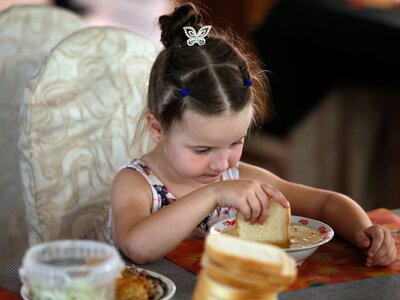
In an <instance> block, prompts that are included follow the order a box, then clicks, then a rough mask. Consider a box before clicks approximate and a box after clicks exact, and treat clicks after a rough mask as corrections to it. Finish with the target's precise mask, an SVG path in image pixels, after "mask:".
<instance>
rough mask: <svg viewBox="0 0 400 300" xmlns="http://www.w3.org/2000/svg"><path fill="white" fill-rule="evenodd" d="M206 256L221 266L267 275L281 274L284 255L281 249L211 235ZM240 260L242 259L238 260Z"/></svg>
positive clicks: (205, 250)
mask: <svg viewBox="0 0 400 300" xmlns="http://www.w3.org/2000/svg"><path fill="white" fill-rule="evenodd" d="M204 254H205V255H206V256H207V257H208V259H209V260H210V261H214V262H216V263H217V264H219V265H223V266H227V265H229V267H230V268H232V269H240V270H244V271H248V272H254V270H257V272H259V273H261V274H266V275H276V274H280V273H281V272H282V270H283V261H284V255H285V254H286V253H285V252H284V251H282V250H281V249H280V248H279V247H276V246H274V245H269V244H262V243H257V242H252V241H246V240H242V239H240V238H238V237H233V236H229V235H216V234H210V235H208V236H207V238H206V244H205V249H204ZM238 258H240V259H238Z"/></svg>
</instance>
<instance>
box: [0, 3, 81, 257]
mask: <svg viewBox="0 0 400 300" xmlns="http://www.w3.org/2000/svg"><path fill="white" fill-rule="evenodd" d="M85 26H86V25H85V22H84V21H83V20H82V19H81V18H80V17H79V16H78V15H75V14H73V13H71V12H69V11H67V10H64V9H60V8H56V7H51V6H41V5H36V6H35V5H21V6H13V7H10V8H9V9H7V10H5V11H2V12H1V13H0V136H1V143H0V153H1V155H0V169H1V173H0V202H1V205H2V210H1V212H0V226H1V232H2V233H1V234H0V257H16V256H18V255H21V252H22V253H23V251H24V250H25V248H26V244H27V232H26V227H25V226H23V225H24V224H21V219H23V218H24V211H23V208H24V206H23V200H22V192H21V180H20V172H19V167H18V156H17V136H18V130H17V116H18V111H19V108H20V103H21V101H22V100H21V99H22V97H23V91H24V89H25V87H26V86H27V84H28V82H29V80H30V79H31V78H32V77H33V75H34V74H35V73H36V71H37V70H38V68H39V66H40V65H41V63H42V62H43V60H44V59H45V57H46V55H47V54H48V53H49V52H50V50H51V49H52V48H53V47H54V46H55V45H56V44H57V43H58V42H59V41H61V40H62V39H63V38H64V37H65V36H67V35H69V34H70V33H72V32H74V31H77V30H79V29H82V28H84V27H85ZM16 253H18V255H16Z"/></svg>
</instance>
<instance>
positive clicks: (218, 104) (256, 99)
mask: <svg viewBox="0 0 400 300" xmlns="http://www.w3.org/2000/svg"><path fill="white" fill-rule="evenodd" d="M159 25H160V27H161V31H162V33H161V42H162V43H163V45H164V47H165V48H164V49H163V50H162V51H161V52H160V53H159V55H158V56H157V58H156V60H155V62H154V64H153V67H152V70H151V73H150V81H149V87H148V102H147V108H148V111H149V112H151V113H153V114H154V115H155V116H156V117H157V118H158V120H159V121H160V123H161V125H162V127H163V129H164V130H168V129H169V128H170V126H171V124H172V123H173V122H175V121H179V120H180V118H181V116H182V114H183V112H184V111H185V110H186V109H191V110H193V111H195V112H197V113H199V114H203V115H218V114H221V113H223V112H226V111H232V112H239V111H240V110H241V109H243V108H244V107H245V106H246V105H247V104H248V103H252V105H253V111H254V117H253V121H254V122H253V123H257V121H262V120H264V118H265V115H266V111H267V110H268V102H267V96H268V86H267V78H266V76H265V73H264V72H263V71H262V70H261V68H260V67H259V63H258V60H257V59H256V58H255V56H253V55H252V54H251V53H253V52H250V51H248V52H246V50H243V49H244V47H243V45H244V44H243V43H242V44H241V43H240V42H239V39H238V37H237V36H234V38H232V37H233V36H232V35H229V34H227V33H223V34H222V33H221V32H218V30H217V29H216V28H214V27H213V28H212V29H211V31H210V33H209V34H208V36H207V37H206V43H205V44H204V45H201V46H200V45H194V46H191V47H189V46H188V45H187V44H186V41H187V39H188V38H187V37H186V35H185V33H184V30H183V27H184V26H192V27H193V28H195V29H196V31H198V30H199V29H200V28H201V27H202V26H203V25H204V24H203V22H202V15H201V13H200V11H199V9H198V8H197V7H196V6H195V5H193V4H191V3H186V4H183V5H181V6H179V7H177V8H175V10H174V12H172V13H171V14H170V15H163V16H161V17H160V18H159ZM249 79H250V80H251V81H252V86H249V85H246V84H245V80H249ZM182 88H185V89H187V90H188V91H189V94H188V95H187V96H182V94H181V93H180V90H181V89H182Z"/></svg>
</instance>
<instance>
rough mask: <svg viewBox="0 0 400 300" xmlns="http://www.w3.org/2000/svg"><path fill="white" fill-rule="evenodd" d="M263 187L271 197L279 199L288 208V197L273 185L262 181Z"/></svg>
mask: <svg viewBox="0 0 400 300" xmlns="http://www.w3.org/2000/svg"><path fill="white" fill-rule="evenodd" d="M261 187H262V189H263V190H264V192H265V193H266V194H267V195H268V196H269V197H271V198H273V199H274V200H275V201H278V202H279V203H280V204H281V205H282V206H283V207H284V208H288V207H289V206H290V203H289V201H288V200H287V199H286V197H285V196H284V195H283V194H282V193H281V192H280V191H279V190H277V189H276V188H274V187H273V186H271V185H269V184H266V183H262V184H261Z"/></svg>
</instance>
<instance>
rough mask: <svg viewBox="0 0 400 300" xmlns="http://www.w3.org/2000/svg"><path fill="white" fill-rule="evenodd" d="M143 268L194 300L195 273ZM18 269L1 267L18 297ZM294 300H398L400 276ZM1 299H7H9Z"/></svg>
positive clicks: (161, 263) (286, 296)
mask: <svg viewBox="0 0 400 300" xmlns="http://www.w3.org/2000/svg"><path fill="white" fill-rule="evenodd" d="M392 211H393V212H394V213H396V214H397V215H400V209H396V210H392ZM123 258H124V260H125V261H126V262H127V263H128V264H129V260H128V259H126V258H125V257H123ZM140 267H142V268H144V269H148V270H151V271H154V272H157V273H160V274H163V275H165V276H167V277H168V278H170V279H171V280H172V281H173V282H174V283H175V285H176V288H177V289H176V294H175V296H174V297H173V299H177V300H187V299H191V295H192V293H193V289H194V287H195V284H196V276H195V275H194V274H193V273H191V272H189V271H186V270H185V269H183V268H181V267H179V266H178V265H176V264H175V263H173V262H172V261H170V260H168V259H167V258H161V259H159V260H157V261H155V262H153V263H151V264H145V265H141V266H140ZM18 269H19V266H17V265H10V266H2V267H0V286H3V287H5V288H6V289H8V290H10V291H13V292H14V293H16V294H19V291H20V289H21V282H20V279H19V275H18ZM9 299H13V298H9ZM292 299H295V300H302V299H307V300H308V299H318V300H320V299H327V300H330V299H332V300H338V299H340V300H341V299H350V300H352V299H354V300H356V299H357V300H358V299H363V300H376V299H385V300H395V299H396V300H398V299H400V274H393V275H387V276H380V277H373V278H367V279H361V280H354V281H348V282H344V283H338V284H330V285H324V286H319V287H312V288H306V289H300V290H294V291H287V292H282V293H280V294H279V300H292ZM2 300H8V299H7V298H6V299H2Z"/></svg>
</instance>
